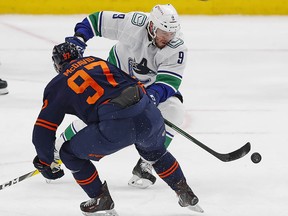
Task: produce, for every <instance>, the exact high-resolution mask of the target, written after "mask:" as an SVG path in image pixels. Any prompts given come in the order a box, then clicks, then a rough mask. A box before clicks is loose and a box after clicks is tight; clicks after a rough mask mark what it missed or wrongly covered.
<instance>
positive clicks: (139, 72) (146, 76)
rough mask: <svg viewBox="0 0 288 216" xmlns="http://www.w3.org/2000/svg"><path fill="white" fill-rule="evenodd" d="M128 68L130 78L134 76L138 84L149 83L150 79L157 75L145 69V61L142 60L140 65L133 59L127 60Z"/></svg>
mask: <svg viewBox="0 0 288 216" xmlns="http://www.w3.org/2000/svg"><path fill="white" fill-rule="evenodd" d="M128 67H129V74H130V76H135V77H137V79H139V81H140V82H142V83H143V84H146V83H148V82H150V81H151V78H152V77H154V76H156V75H157V73H156V72H155V71H153V70H151V69H150V68H148V67H147V59H145V58H143V59H142V61H141V62H140V63H137V62H136V61H135V59H132V58H129V59H128Z"/></svg>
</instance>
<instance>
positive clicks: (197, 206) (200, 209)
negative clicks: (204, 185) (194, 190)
mask: <svg viewBox="0 0 288 216" xmlns="http://www.w3.org/2000/svg"><path fill="white" fill-rule="evenodd" d="M187 208H188V209H190V210H191V211H195V212H199V213H204V210H203V209H202V208H201V207H200V206H199V205H198V204H196V205H194V206H191V205H190V206H188V207H187Z"/></svg>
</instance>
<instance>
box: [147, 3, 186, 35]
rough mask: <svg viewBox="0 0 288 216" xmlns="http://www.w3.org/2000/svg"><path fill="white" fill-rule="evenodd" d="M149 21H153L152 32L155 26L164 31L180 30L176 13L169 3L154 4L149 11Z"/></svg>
mask: <svg viewBox="0 0 288 216" xmlns="http://www.w3.org/2000/svg"><path fill="white" fill-rule="evenodd" d="M149 21H150V22H151V21H152V22H153V26H154V27H153V31H154V32H156V29H157V28H159V29H161V30H163V31H165V32H175V33H176V32H177V31H179V30H180V23H179V16H178V13H177V11H176V9H175V8H174V7H173V6H172V5H171V4H165V5H156V6H154V7H153V9H152V10H151V12H150V16H149ZM154 32H153V33H154Z"/></svg>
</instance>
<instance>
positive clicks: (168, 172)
mask: <svg viewBox="0 0 288 216" xmlns="http://www.w3.org/2000/svg"><path fill="white" fill-rule="evenodd" d="M178 167H179V164H178V162H177V161H175V162H174V164H173V165H172V166H171V167H170V168H169V169H167V170H166V171H165V172H162V173H159V174H158V175H159V177H160V178H166V177H168V176H169V175H171V174H172V173H173V172H175V170H176V169H177V168H178Z"/></svg>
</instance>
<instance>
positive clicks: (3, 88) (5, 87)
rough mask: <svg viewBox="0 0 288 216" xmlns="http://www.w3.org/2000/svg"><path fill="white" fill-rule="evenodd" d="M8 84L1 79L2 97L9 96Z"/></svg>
mask: <svg viewBox="0 0 288 216" xmlns="http://www.w3.org/2000/svg"><path fill="white" fill-rule="evenodd" d="M7 86H8V85H7V82H6V81H5V80H2V79H0V95H4V94H8V89H7Z"/></svg>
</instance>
